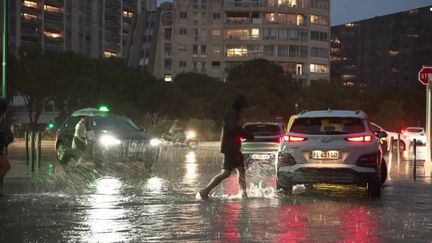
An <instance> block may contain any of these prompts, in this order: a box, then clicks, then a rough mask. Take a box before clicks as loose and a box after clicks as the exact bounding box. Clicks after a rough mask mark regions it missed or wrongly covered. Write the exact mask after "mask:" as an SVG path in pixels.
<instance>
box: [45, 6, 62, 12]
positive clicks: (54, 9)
mask: <svg viewBox="0 0 432 243" xmlns="http://www.w3.org/2000/svg"><path fill="white" fill-rule="evenodd" d="M44 10H45V11H47V12H50V13H62V12H63V10H62V9H61V8H59V7H56V6H51V5H47V4H45V5H44Z"/></svg>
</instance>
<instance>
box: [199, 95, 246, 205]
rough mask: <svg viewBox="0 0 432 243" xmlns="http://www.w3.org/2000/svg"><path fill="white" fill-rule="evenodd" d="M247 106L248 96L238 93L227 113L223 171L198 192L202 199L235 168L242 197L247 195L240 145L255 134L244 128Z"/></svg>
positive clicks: (224, 128)
mask: <svg viewBox="0 0 432 243" xmlns="http://www.w3.org/2000/svg"><path fill="white" fill-rule="evenodd" d="M245 107H247V99H246V97H245V96H243V95H237V96H236V97H235V99H234V102H233V104H232V109H231V110H230V111H229V112H228V113H227V114H226V115H225V119H224V123H223V129H222V137H221V152H222V153H223V154H224V163H223V167H222V171H221V172H220V173H219V174H217V175H216V176H215V177H213V179H212V180H211V181H210V183H209V184H208V185H207V187H205V188H204V189H202V190H200V191H199V192H198V193H199V194H200V197H201V198H202V199H207V198H208V194H209V193H210V191H211V190H212V189H213V188H215V187H216V186H218V185H219V184H220V183H221V182H222V181H223V180H225V179H226V178H228V177H229V176H230V175H231V173H232V171H233V170H237V172H238V183H239V186H240V188H241V190H242V197H247V193H246V171H245V166H244V158H243V154H242V153H241V152H240V147H241V139H242V138H247V139H253V135H251V134H249V133H247V132H245V131H244V130H243V126H242V117H241V112H242V110H243V109H244V108H245Z"/></svg>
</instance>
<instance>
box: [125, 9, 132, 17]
mask: <svg viewBox="0 0 432 243" xmlns="http://www.w3.org/2000/svg"><path fill="white" fill-rule="evenodd" d="M132 16H133V13H132V12H130V11H127V10H123V17H125V18H132Z"/></svg>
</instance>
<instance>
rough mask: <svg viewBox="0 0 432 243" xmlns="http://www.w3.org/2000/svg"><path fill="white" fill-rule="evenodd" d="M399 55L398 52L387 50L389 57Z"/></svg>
mask: <svg viewBox="0 0 432 243" xmlns="http://www.w3.org/2000/svg"><path fill="white" fill-rule="evenodd" d="M398 55H399V51H394V50H389V56H391V57H396V56H398Z"/></svg>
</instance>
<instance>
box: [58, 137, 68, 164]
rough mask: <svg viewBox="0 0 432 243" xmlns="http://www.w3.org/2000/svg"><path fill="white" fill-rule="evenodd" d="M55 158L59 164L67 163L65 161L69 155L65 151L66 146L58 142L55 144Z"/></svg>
mask: <svg viewBox="0 0 432 243" xmlns="http://www.w3.org/2000/svg"><path fill="white" fill-rule="evenodd" d="M56 154H57V160H58V161H59V162H60V163H61V164H67V162H68V161H69V155H68V153H67V149H66V146H65V145H64V144H63V143H62V142H60V143H59V144H58V145H57V151H56Z"/></svg>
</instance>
